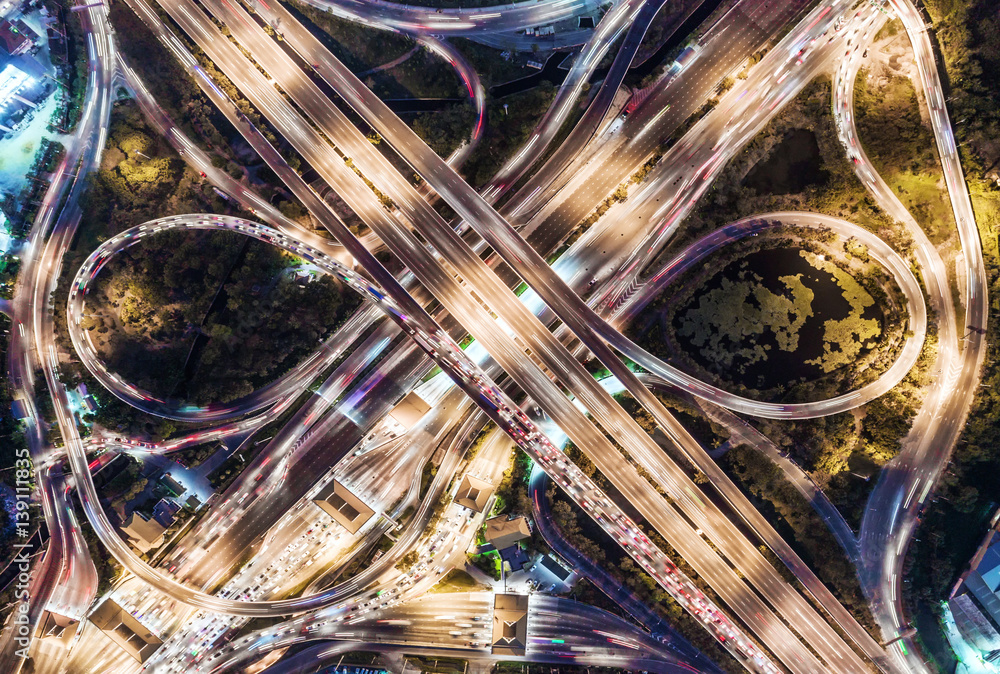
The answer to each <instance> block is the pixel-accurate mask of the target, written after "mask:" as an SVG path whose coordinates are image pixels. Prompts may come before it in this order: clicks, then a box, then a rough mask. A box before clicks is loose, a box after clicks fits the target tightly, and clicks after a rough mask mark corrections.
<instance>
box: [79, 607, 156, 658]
mask: <svg viewBox="0 0 1000 674" xmlns="http://www.w3.org/2000/svg"><path fill="white" fill-rule="evenodd" d="M90 622H92V623H94V625H96V626H97V627H98V629H100V630H101V631H102V632H104V633H105V634H107V635H108V636H109V637H111V640H112V641H114V642H115V643H116V644H118V645H119V646H121V648H122V649H123V650H124V651H125V652H126V653H128V654H129V655H131V656H132V657H133V658H135V659H136V661H138V662H145V661H146V660H148V659H149V656H150V655H152V654H153V652H154V651H155V650H156V649H157V648H159V647H160V644H162V643H163V642H162V641H161V640H160V639H159V638H158V637H157V636H156V635H155V634H153V633H152V632H150V631H149V630H148V629H146V628H145V627H144V626H143V624H142V623H140V622H139V621H138V620H136V619H135V618H134V617H133V616H132V614H131V613H129V612H127V611H125V610H124V609H122V607H121V606H119V605H118V604H117V603H116V602H114V601H113V600H111V599H107V600H105V602H104V603H103V604H101V605H100V606H98V607H97V608H96V609H95V610H94V612H93V613H91V614H90Z"/></svg>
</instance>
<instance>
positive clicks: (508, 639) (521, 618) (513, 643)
mask: <svg viewBox="0 0 1000 674" xmlns="http://www.w3.org/2000/svg"><path fill="white" fill-rule="evenodd" d="M527 644H528V595H525V594H498V595H496V596H495V597H494V599H493V641H492V646H493V649H492V650H493V655H524V651H525V648H526V647H527Z"/></svg>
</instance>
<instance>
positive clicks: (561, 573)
mask: <svg viewBox="0 0 1000 674" xmlns="http://www.w3.org/2000/svg"><path fill="white" fill-rule="evenodd" d="M541 561H542V566H544V567H545V568H546V569H548V570H549V572H550V573H551V574H552V575H553V576H555V577H556V578H558V579H559V580H561V581H562V582H564V583H565V582H566V579H567V578H569V577H570V575H571V574H572V573H573V572H572V571H568V570H567V569H566V567H564V566H563V565H562V564H560V563H559V562H557V561H556V560H555V559H553V558H552V557H550V556H549V555H543V556H542V560H541Z"/></svg>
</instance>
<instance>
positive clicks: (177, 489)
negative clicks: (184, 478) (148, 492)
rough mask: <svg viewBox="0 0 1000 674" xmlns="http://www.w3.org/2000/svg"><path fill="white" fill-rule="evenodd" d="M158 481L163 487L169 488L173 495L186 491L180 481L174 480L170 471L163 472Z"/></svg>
mask: <svg viewBox="0 0 1000 674" xmlns="http://www.w3.org/2000/svg"><path fill="white" fill-rule="evenodd" d="M160 483H161V484H162V485H163V486H164V487H166V488H167V489H169V490H170V491H171V492H172V493H173V495H174V496H180V495H181V494H183V493H184V492H186V491H187V488H186V487H185V486H184V485H182V484H181V483H180V482H178V481H177V480H175V479H174V476H173V475H171V474H170V473H166V474H164V476H163V477H161V478H160Z"/></svg>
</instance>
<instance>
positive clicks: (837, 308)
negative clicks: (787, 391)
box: [673, 248, 882, 390]
mask: <svg viewBox="0 0 1000 674" xmlns="http://www.w3.org/2000/svg"><path fill="white" fill-rule="evenodd" d="M709 263H710V262H709ZM741 272H742V274H743V277H742V280H744V281H748V282H751V283H752V282H753V280H754V279H753V274H756V275H757V276H758V277H760V279H761V281H760V283H761V284H762V285H763V286H764V287H766V288H767V289H768V290H770V291H771V292H773V293H775V294H776V295H782V296H785V297H788V298H791V297H792V294H791V292H790V291H789V289H788V288H787V286H785V284H784V283H782V282H781V281H780V280H779V277H781V276H796V275H799V274H801V281H802V283H803V285H805V286H806V287H807V288H809V289H810V290H812V291H813V293H814V297H813V301H812V312H813V315H812V316H810V317H809V318H807V319H806V320H805V322H804V323H803V325H802V326H801V327H800V328H799V330H798V337H799V339H798V348H797V349H796V350H795V351H791V352H789V351H783V350H781V349H780V348H779V347H778V341H777V339H776V337H775V335H774V333H773V332H772V331H770V330H766V331H765V332H764V333H762V334H760V335H746V336H744V337H743V338H742V339H741V340H740V341H739V343H737V344H732V343H731V342H729V341H728V340H727V339H725V338H724V339H723V340H721V341H720V343H719V348H720V349H723V348H725V349H727V350H728V351H729V352H730V353H735V352H737V351H740V350H742V349H753V348H754V346H756V345H762V346H768V347H770V348H769V350H768V351H767V355H766V357H765V358H763V359H761V360H760V361H758V362H756V363H750V362H749V359H748V358H745V357H740V356H737V357H736V358H735V359H734V360H733V363H732V366H731V367H729V368H722V367H720V366H719V365H717V364H715V363H713V362H711V361H710V360H709V359H707V358H705V357H704V356H703V355H702V354H701V353H700V352H699V348H698V347H696V346H695V345H694V344H693V343H692V342H691V340H690V338H689V337H684V336H681V335H680V334H679V333H678V332H677V328H679V327H680V322H681V321H680V319H681V318H683V317H684V316H685V315H686V314H688V312H689V311H691V310H692V309H693V308H695V307H697V306H698V304H699V302H700V299H701V296H702V295H703V294H705V293H708V292H711V291H712V290H715V289H718V288H721V287H722V283H723V279H729V280H730V281H732V282H734V283H738V282H740V281H741V278H740V276H741ZM756 302H757V300H756V299H754V298H753V296H752V295H750V296H749V297H748V298H747V301H746V302H745V303H744V304H743V306H744V307H747V308H748V309H751V308H752V309H757V308H759V307H758V306H757V304H756ZM850 310H851V306H850V303H849V302H848V301H847V300H846V299H844V297H843V294H842V291H841V289H840V287H839V286H838V285H837V281H836V279H835V278H834V277H833V275H831V274H830V273H828V272H826V271H823V270H819V269H816V268H814V267H813V266H812V265H810V264H809V262H807V261H806V259H805V258H803V257H802V256H801V255H799V249H798V248H789V249H782V248H775V249H770V250H763V251H759V252H757V253H753V254H751V255H748V256H746V257H743V258H741V259H739V260H736V261H734V262H731V263H730V264H728V265H727V266H726V267H725V268H724V269H722V271H720V272H719V273H717V274H716V275H715V276H713V277H712V278H711V279H710V280H709V282H708V283H707V284H706V285H705V287H704V290H703V291H702V292H698V293H696V294H695V295H694V296H693V297H692V298H691V300H690V301H689V302H688V303H687V304H686V305H685V306H684V307H682V308H681V310H680V311H678V312H677V314H676V321H675V325H674V326H673V327H674V334H675V335H676V339H677V343H678V345H680V346H681V348H683V349H684V350H685V351H686V352H687V353H689V354H690V355H691V357H692V358H693V359H694V361H695V362H697V363H698V364H699V365H700V366H701V367H704V368H705V369H706V370H708V371H710V372H714V373H715V374H718V375H719V376H721V377H723V378H724V379H726V380H728V381H732V382H733V383H742V384H744V385H746V386H748V387H750V388H756V389H759V390H767V389H771V388H774V387H775V386H778V385H783V386H787V385H788V384H789V382H795V381H797V380H798V379H800V378H804V379H805V380H806V381H810V380H813V379H817V378H819V377H821V376H822V375H823V371H822V370H821V369H820V367H819V366H817V365H809V364H806V361H807V360H812V359H814V358H818V357H819V356H822V355H823V333H824V324H825V322H826V321H828V320H831V319H832V320H840V319H843V318H847V317H848V316H849V315H850ZM732 318H733V319H736V318H738V317H735V316H734V317H732ZM862 318H874V319H877V320H878V321H879V322H880V323H881V321H882V313H881V310H880V309H879V308H878V307H877V306H874V305H873V306H871V307H868V309H866V310H865V313H864V314H863V315H862ZM717 332H718V329H717V328H712V327H711V326H709V327H708V329H707V330H705V333H706V334H713V333H715V334H717ZM741 366H742V367H744V370H743V374H742V375H741V374H740V373H739V369H740V367H741ZM740 380H741V381H740Z"/></svg>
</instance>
